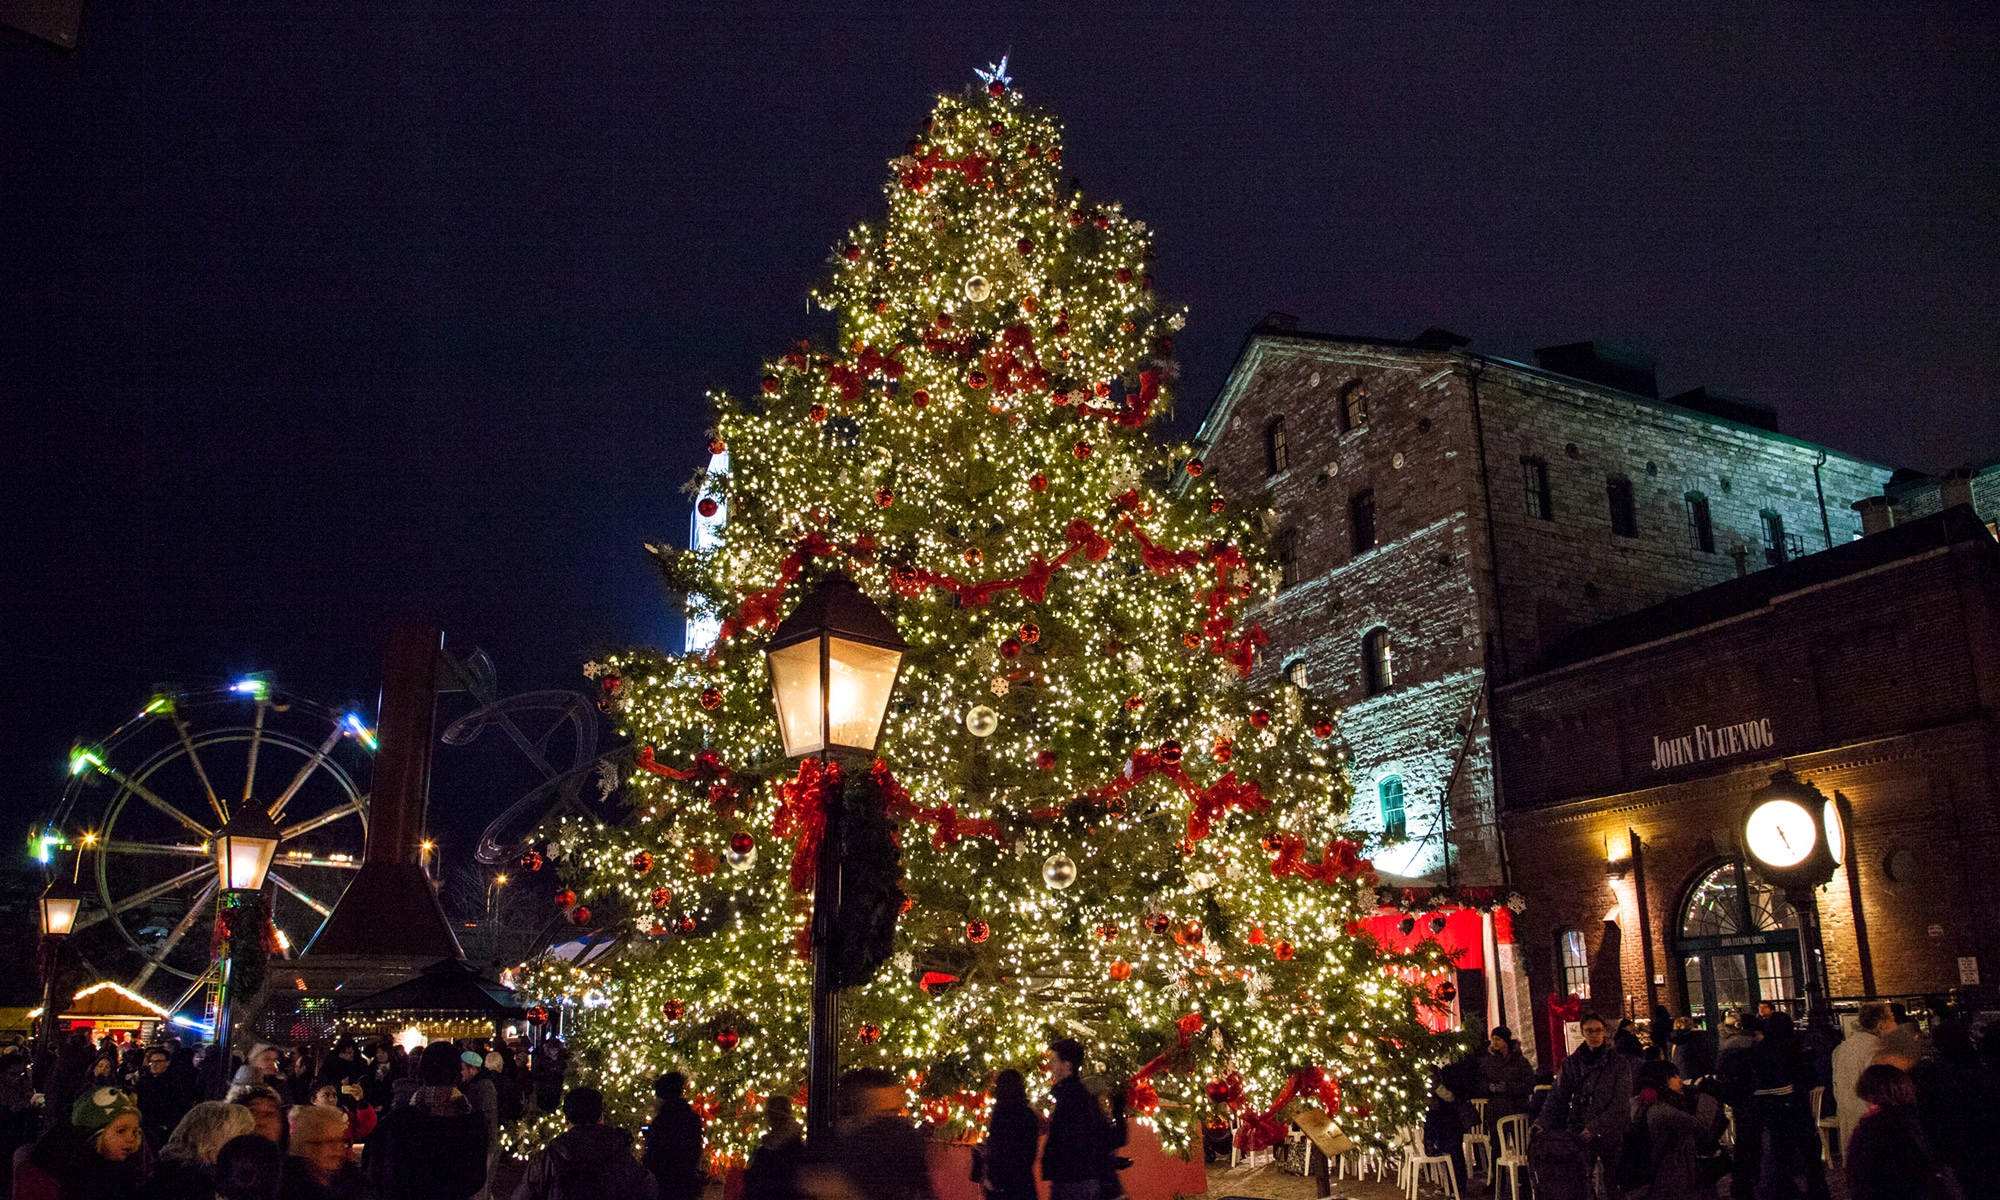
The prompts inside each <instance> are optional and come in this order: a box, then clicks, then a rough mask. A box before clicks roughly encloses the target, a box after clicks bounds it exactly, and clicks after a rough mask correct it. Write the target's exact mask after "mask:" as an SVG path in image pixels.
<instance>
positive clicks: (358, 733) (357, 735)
mask: <svg viewBox="0 0 2000 1200" xmlns="http://www.w3.org/2000/svg"><path fill="white" fill-rule="evenodd" d="M341 723H342V724H344V725H346V726H347V730H348V732H349V733H351V734H353V735H354V739H355V740H356V741H358V742H360V743H361V744H362V745H363V746H366V747H367V748H368V749H370V750H373V749H374V748H375V746H376V740H375V731H374V730H372V729H370V728H368V726H366V725H363V724H362V723H361V715H360V714H359V713H348V714H347V716H346V717H345V718H343V719H342V721H341Z"/></svg>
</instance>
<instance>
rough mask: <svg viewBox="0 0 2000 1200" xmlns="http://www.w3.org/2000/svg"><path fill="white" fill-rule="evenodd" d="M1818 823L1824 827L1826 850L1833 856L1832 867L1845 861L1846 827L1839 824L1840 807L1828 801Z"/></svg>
mask: <svg viewBox="0 0 2000 1200" xmlns="http://www.w3.org/2000/svg"><path fill="white" fill-rule="evenodd" d="M1820 823H1821V824H1822V825H1824V826H1826V848H1827V851H1828V852H1829V853H1831V854H1832V855H1833V865H1834V866H1836V867H1837V866H1839V865H1840V864H1842V863H1844V862H1846V861H1847V827H1846V826H1845V825H1842V824H1841V823H1840V806H1839V805H1838V804H1835V803H1834V802H1833V801H1831V800H1829V801H1827V802H1826V807H1825V809H1823V810H1822V811H1821V816H1820Z"/></svg>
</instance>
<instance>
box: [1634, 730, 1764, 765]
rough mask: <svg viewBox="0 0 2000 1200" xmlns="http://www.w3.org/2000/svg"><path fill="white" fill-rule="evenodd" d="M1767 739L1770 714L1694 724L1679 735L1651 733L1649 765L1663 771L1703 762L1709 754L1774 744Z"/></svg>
mask: <svg viewBox="0 0 2000 1200" xmlns="http://www.w3.org/2000/svg"><path fill="white" fill-rule="evenodd" d="M1774 744H1775V743H1773V741H1772V740H1771V718H1769V717H1762V718H1759V719H1758V720H1755V721H1743V722H1741V723H1739V724H1735V725H1717V726H1714V727H1710V726H1707V725H1697V726H1695V727H1694V731H1693V732H1692V733H1686V734H1682V735H1681V736H1680V737H1664V738H1663V737H1660V736H1659V735H1658V734H1655V735H1654V736H1653V769H1654V770H1655V771H1664V770H1667V769H1668V768H1670V767H1685V766H1687V765H1688V764H1689V763H1698V762H1705V761H1707V760H1708V759H1711V758H1728V757H1729V756H1731V755H1733V754H1745V753H1748V752H1749V751H1752V750H1769V749H1770V748H1771V747H1772V745H1774Z"/></svg>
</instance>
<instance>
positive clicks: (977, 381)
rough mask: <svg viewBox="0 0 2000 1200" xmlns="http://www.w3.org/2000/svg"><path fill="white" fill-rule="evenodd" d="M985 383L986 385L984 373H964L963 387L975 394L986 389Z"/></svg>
mask: <svg viewBox="0 0 2000 1200" xmlns="http://www.w3.org/2000/svg"><path fill="white" fill-rule="evenodd" d="M986 383H987V380H986V372H984V371H967V372H966V373H965V386H967V387H969V388H971V389H972V390H973V391H975V392H977V391H983V390H984V389H985V387H986Z"/></svg>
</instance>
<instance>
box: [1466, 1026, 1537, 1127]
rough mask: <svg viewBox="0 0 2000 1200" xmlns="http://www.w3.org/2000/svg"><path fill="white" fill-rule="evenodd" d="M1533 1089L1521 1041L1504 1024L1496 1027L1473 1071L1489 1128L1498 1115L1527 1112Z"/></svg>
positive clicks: (1531, 1068)
mask: <svg viewBox="0 0 2000 1200" xmlns="http://www.w3.org/2000/svg"><path fill="white" fill-rule="evenodd" d="M1534 1092H1535V1068H1533V1067H1531V1066H1529V1065H1528V1058H1527V1056H1526V1055H1524V1054H1522V1053H1521V1043H1519V1042H1517V1041H1515V1040H1514V1031H1513V1030H1511V1029H1508V1028H1507V1027H1506V1026H1505V1025H1499V1026H1495V1027H1494V1030H1493V1033H1492V1035H1491V1036H1489V1037H1488V1038H1487V1039H1486V1053H1484V1054H1482V1055H1480V1056H1479V1061H1478V1062H1477V1064H1475V1070H1474V1090H1473V1095H1474V1096H1481V1097H1484V1098H1485V1100H1486V1125H1487V1128H1488V1129H1489V1130H1491V1129H1492V1128H1493V1127H1494V1122H1496V1121H1498V1120H1499V1119H1500V1118H1501V1117H1511V1116H1514V1115H1515V1114H1516V1113H1524V1112H1527V1111H1528V1097H1529V1096H1532V1095H1533V1094H1534Z"/></svg>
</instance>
